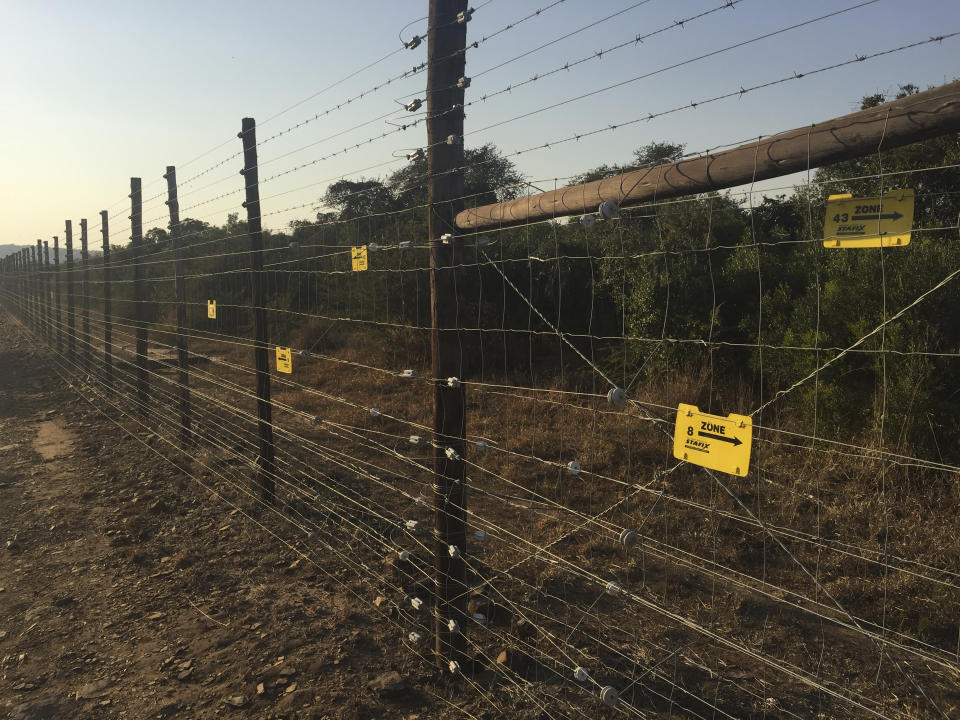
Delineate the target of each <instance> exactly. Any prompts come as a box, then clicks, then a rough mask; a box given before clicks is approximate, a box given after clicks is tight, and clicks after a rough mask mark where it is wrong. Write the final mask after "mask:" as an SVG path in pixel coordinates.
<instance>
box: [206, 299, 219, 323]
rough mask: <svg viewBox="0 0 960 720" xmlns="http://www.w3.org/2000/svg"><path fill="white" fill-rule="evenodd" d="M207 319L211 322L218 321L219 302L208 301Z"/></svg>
mask: <svg viewBox="0 0 960 720" xmlns="http://www.w3.org/2000/svg"><path fill="white" fill-rule="evenodd" d="M207 317H208V318H210V319H211V320H216V319H217V301H216V300H207Z"/></svg>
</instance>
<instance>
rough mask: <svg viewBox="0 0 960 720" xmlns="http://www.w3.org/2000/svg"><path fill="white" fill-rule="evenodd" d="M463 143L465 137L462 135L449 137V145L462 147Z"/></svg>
mask: <svg viewBox="0 0 960 720" xmlns="http://www.w3.org/2000/svg"><path fill="white" fill-rule="evenodd" d="M462 143H463V137H462V136H460V135H447V145H460V144H462Z"/></svg>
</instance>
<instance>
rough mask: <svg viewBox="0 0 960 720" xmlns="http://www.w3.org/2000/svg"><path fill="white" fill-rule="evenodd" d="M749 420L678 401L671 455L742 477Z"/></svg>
mask: <svg viewBox="0 0 960 720" xmlns="http://www.w3.org/2000/svg"><path fill="white" fill-rule="evenodd" d="M752 435H753V422H752V421H751V420H750V418H749V417H748V416H746V415H734V414H730V415H727V417H723V416H721V415H708V414H707V413H702V412H700V409H699V408H698V407H697V406H696V405H685V404H683V403H680V405H679V406H678V407H677V425H676V427H675V428H674V432H673V456H674V457H675V458H677V459H678V460H686V461H687V462H691V463H693V464H694V465H702V466H703V467H706V468H710V469H711V470H719V471H720V472H725V473H730V474H731V475H739V476H741V477H743V476H744V475H746V474H747V468H749V467H750V448H751V446H752V444H753V443H752Z"/></svg>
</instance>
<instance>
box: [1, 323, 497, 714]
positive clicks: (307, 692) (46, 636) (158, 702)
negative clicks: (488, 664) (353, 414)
mask: <svg viewBox="0 0 960 720" xmlns="http://www.w3.org/2000/svg"><path fill="white" fill-rule="evenodd" d="M0 331H2V333H3V336H4V337H5V338H6V341H5V343H4V344H3V348H2V350H0V534H2V536H3V537H2V539H0V542H2V545H0V553H2V557H0V717H5V718H16V719H17V720H40V719H41V718H110V717H122V718H173V717H182V718H211V717H236V718H334V717H336V718H341V717H344V718H368V717H385V718H409V719H410V720H412V719H413V718H416V717H419V718H423V719H424V720H426V719H427V718H431V717H440V716H442V715H446V714H448V712H449V707H448V706H447V705H446V703H445V702H443V701H442V700H441V699H440V698H439V697H438V694H446V693H447V689H446V687H445V685H444V683H445V682H446V681H445V680H443V679H442V677H441V676H437V675H435V673H434V671H433V670H432V669H431V668H430V667H429V665H427V664H426V663H423V662H421V661H418V660H416V659H411V658H410V657H409V654H407V653H399V652H396V649H397V648H396V644H397V641H396V639H393V640H392V641H389V642H388V641H385V638H384V631H383V630H381V628H380V623H379V622H378V620H377V619H376V618H373V617H370V616H369V615H368V614H366V613H367V612H369V611H366V610H365V608H363V607H359V606H358V603H357V602H356V600H355V599H354V598H353V596H351V595H350V594H349V593H347V592H344V590H343V586H342V585H340V584H338V583H337V582H336V581H335V580H333V579H330V578H328V577H327V576H326V575H324V574H323V573H320V572H319V571H317V570H316V569H313V568H311V567H310V566H308V565H305V564H301V563H298V562H297V557H298V555H297V554H296V553H295V552H293V551H292V550H290V549H289V548H286V547H285V546H284V545H283V544H282V543H280V542H278V541H277V540H276V539H275V538H273V537H271V536H270V535H269V534H268V533H267V532H265V531H264V530H263V529H261V528H259V527H257V525H256V524H254V523H251V522H249V521H247V520H246V519H245V518H243V517H242V515H238V514H237V512H236V511H235V510H232V509H231V508H230V507H229V506H228V505H226V504H224V503H222V502H220V501H219V500H218V499H217V498H215V497H213V496H212V495H211V494H210V493H209V492H207V491H205V490H204V489H203V488H201V487H198V486H197V485H196V484H195V483H193V482H191V481H190V480H188V479H187V478H186V477H185V476H184V475H183V474H182V473H181V472H179V471H178V470H177V469H176V468H175V467H173V466H172V465H170V464H166V463H162V462H158V461H157V458H156V457H155V456H154V455H153V454H152V452H151V451H150V449H149V448H148V446H147V445H149V444H151V443H154V442H155V440H156V438H154V437H150V436H149V435H147V434H145V435H144V436H143V437H141V438H132V437H129V436H127V435H126V434H125V433H123V432H122V431H121V430H120V429H119V428H118V427H117V426H116V425H114V424H113V423H111V422H110V420H109V419H108V418H107V417H104V416H103V415H101V414H100V413H98V412H96V411H95V409H94V408H93V407H91V405H90V404H89V403H88V402H87V401H86V400H84V399H82V398H81V397H79V396H78V395H77V394H75V393H74V392H72V391H71V389H70V388H69V387H67V386H66V385H65V383H64V382H63V381H62V380H61V378H60V377H59V376H58V375H57V374H56V372H55V369H54V366H53V364H52V363H50V362H48V359H49V358H48V356H46V355H45V354H44V352H43V351H41V350H39V349H38V346H37V343H36V342H35V341H34V340H32V339H30V338H29V337H28V336H27V335H26V334H25V332H24V330H23V329H22V328H21V327H20V326H19V325H18V324H17V323H16V322H14V321H13V320H11V318H10V317H9V316H8V315H6V314H5V313H3V314H0ZM342 580H343V582H344V583H346V584H347V586H349V584H350V583H351V582H353V580H352V579H351V578H349V577H344V578H342ZM391 671H394V672H396V673H397V674H398V675H395V676H387V677H381V676H383V674H385V673H388V672H391ZM378 677H381V680H380V687H378V686H377V683H376V682H374V685H373V686H371V685H370V683H371V681H375V680H376V679H377V678H378ZM425 688H426V690H427V692H426V693H425V692H424V689H425ZM479 714H480V715H483V712H482V711H480V712H479Z"/></svg>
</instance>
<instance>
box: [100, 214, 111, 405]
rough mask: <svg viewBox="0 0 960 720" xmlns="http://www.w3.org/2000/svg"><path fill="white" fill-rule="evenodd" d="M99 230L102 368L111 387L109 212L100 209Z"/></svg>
mask: <svg viewBox="0 0 960 720" xmlns="http://www.w3.org/2000/svg"><path fill="white" fill-rule="evenodd" d="M100 232H101V234H102V235H103V366H104V367H103V369H104V373H105V375H106V378H107V385H108V386H109V387H113V320H112V319H111V312H112V308H111V307H110V274H111V268H110V214H109V213H108V212H107V211H106V210H101V211H100Z"/></svg>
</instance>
